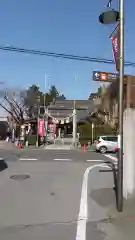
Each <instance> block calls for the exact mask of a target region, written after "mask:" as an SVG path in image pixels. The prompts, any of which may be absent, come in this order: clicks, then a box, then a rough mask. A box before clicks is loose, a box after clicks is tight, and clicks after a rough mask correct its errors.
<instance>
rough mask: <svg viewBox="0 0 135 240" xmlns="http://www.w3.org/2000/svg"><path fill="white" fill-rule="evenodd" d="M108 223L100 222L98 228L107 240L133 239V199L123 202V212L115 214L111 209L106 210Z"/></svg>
mask: <svg viewBox="0 0 135 240" xmlns="http://www.w3.org/2000/svg"><path fill="white" fill-rule="evenodd" d="M107 215H108V222H100V223H99V225H98V227H99V228H100V230H102V231H103V232H105V234H106V235H107V237H108V239H109V240H127V239H129V240H134V239H135V199H134V200H128V201H126V200H125V201H124V211H123V212H122V213H119V212H117V210H116V208H115V207H113V208H111V209H109V210H108V212H107Z"/></svg>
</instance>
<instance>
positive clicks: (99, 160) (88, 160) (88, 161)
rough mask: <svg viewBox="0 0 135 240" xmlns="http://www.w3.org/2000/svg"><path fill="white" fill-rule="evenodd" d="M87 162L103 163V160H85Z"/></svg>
mask: <svg viewBox="0 0 135 240" xmlns="http://www.w3.org/2000/svg"><path fill="white" fill-rule="evenodd" d="M86 161H87V162H102V163H103V162H104V160H86Z"/></svg>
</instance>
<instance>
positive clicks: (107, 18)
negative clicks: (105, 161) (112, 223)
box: [99, 0, 124, 212]
mask: <svg viewBox="0 0 135 240" xmlns="http://www.w3.org/2000/svg"><path fill="white" fill-rule="evenodd" d="M111 2H112V0H109V2H108V6H107V7H108V11H105V12H103V13H102V14H101V15H100V16H99V21H100V23H103V24H112V23H114V22H117V21H118V20H119V23H120V55H119V62H120V69H119V104H118V105H119V137H120V139H119V155H118V175H117V176H118V185H117V187H118V196H117V207H118V211H119V212H122V211H123V85H124V84H123V82H124V0H119V12H118V11H116V10H114V9H110V8H111Z"/></svg>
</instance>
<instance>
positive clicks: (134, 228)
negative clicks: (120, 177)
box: [87, 167, 135, 240]
mask: <svg viewBox="0 0 135 240" xmlns="http://www.w3.org/2000/svg"><path fill="white" fill-rule="evenodd" d="M100 169H102V170H103V169H104V168H103V167H102V168H101V167H95V168H93V170H92V171H91V172H90V173H89V185H88V211H89V214H88V216H89V219H88V220H89V221H88V227H87V231H89V232H90V226H91V224H95V226H96V230H97V232H99V233H100V235H101V239H103V240H135V198H134V199H132V200H128V201H126V200H124V204H123V207H124V208H123V212H122V213H120V212H118V211H117V209H116V199H115V193H114V190H113V183H114V182H113V175H112V173H111V172H110V173H109V172H108V173H107V172H106V173H104V172H99V170H100ZM99 239H100V238H97V240H99Z"/></svg>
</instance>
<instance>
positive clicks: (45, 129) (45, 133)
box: [44, 73, 47, 143]
mask: <svg viewBox="0 0 135 240" xmlns="http://www.w3.org/2000/svg"><path fill="white" fill-rule="evenodd" d="M46 81H47V75H46V73H45V79H44V84H45V85H44V143H46V136H47V132H46V131H47V127H46V125H47V124H46V110H47V109H46Z"/></svg>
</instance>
